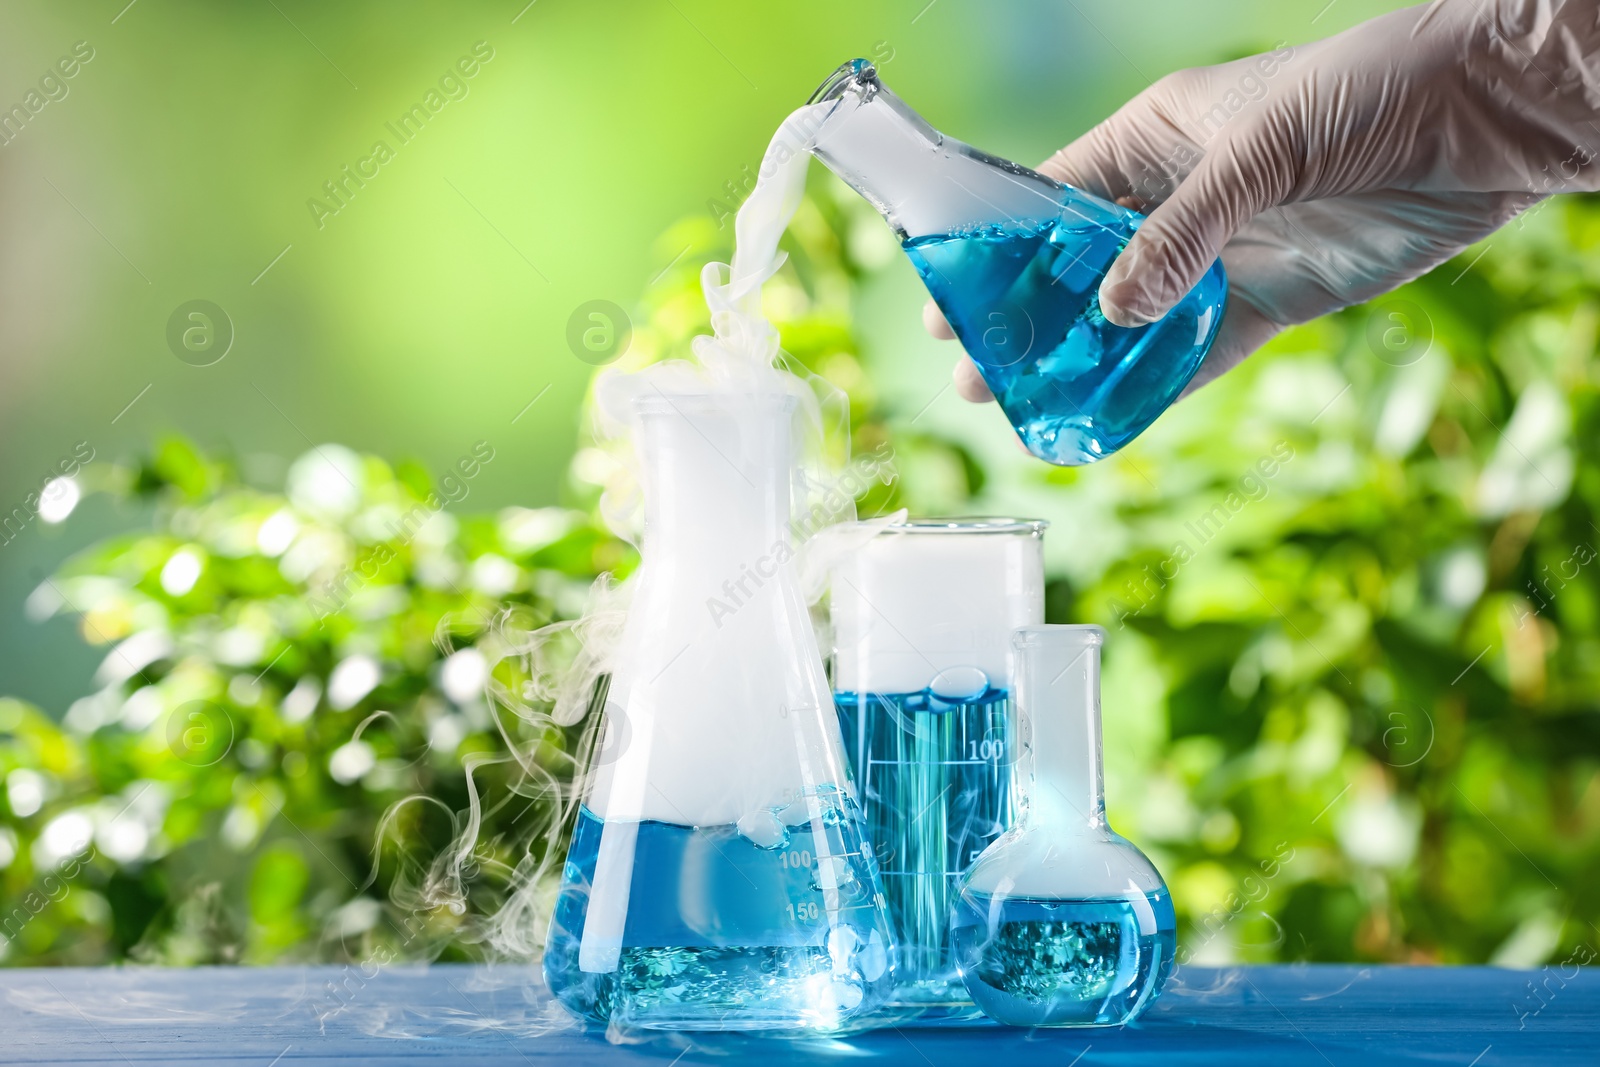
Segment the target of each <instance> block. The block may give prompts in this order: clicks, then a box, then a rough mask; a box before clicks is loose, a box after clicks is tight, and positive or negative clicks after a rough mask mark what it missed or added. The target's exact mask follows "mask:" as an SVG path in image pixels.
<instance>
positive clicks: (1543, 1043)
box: [0, 965, 1600, 1067]
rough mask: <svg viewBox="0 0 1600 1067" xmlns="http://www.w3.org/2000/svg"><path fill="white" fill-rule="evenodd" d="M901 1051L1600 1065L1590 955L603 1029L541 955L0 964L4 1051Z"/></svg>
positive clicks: (1286, 1066)
mask: <svg viewBox="0 0 1600 1067" xmlns="http://www.w3.org/2000/svg"><path fill="white" fill-rule="evenodd" d="M745 1061H756V1062H759V1063H760V1064H761V1065H762V1067H777V1065H780V1064H800V1063H805V1064H810V1065H816V1064H819V1063H825V1062H828V1061H833V1062H837V1063H838V1064H840V1065H841V1067H845V1065H852V1064H866V1063H877V1064H884V1065H888V1064H896V1065H898V1064H906V1065H909V1067H947V1065H950V1067H955V1065H968V1064H972V1065H981V1067H1027V1065H1031V1064H1048V1065H1050V1067H1093V1065H1096V1064H1171V1065H1181V1064H1205V1065H1208V1067H1209V1065H1213V1064H1215V1065H1228V1067H1250V1065H1255V1064H1262V1065H1268V1064H1270V1065H1273V1067H1292V1065H1299V1064H1310V1065H1313V1067H1346V1065H1352V1067H1376V1065H1382V1064H1392V1063H1427V1064H1458V1065H1460V1067H1496V1065H1499V1064H1510V1063H1526V1064H1541V1065H1546V1067H1548V1065H1556V1064H1585V1065H1588V1067H1596V1065H1600V969H1593V968H1591V969H1586V970H1584V971H1582V972H1581V973H1576V974H1574V970H1573V969H1568V970H1565V971H1563V970H1561V969H1559V968H1554V967H1552V968H1549V969H1546V970H1544V971H1503V970H1495V969H1492V968H1486V967H1461V968H1416V967H1348V966H1326V965H1324V966H1293V967H1241V968H1232V969H1226V970H1208V969H1204V968H1195V967H1189V968H1183V969H1181V970H1180V971H1179V972H1178V974H1177V975H1176V976H1175V977H1174V979H1173V982H1172V984H1170V985H1169V986H1168V988H1167V992H1166V993H1165V995H1164V996H1162V998H1161V1000H1160V1001H1159V1002H1158V1003H1157V1004H1156V1005H1155V1007H1154V1008H1153V1009H1152V1010H1151V1011H1150V1012H1149V1013H1148V1014H1147V1015H1146V1016H1145V1018H1144V1019H1143V1020H1141V1021H1140V1022H1139V1024H1137V1025H1136V1026H1130V1027H1127V1028H1125V1029H1121V1030H1054V1031H1045V1030H1033V1031H1029V1030H1007V1029H1003V1028H1001V1027H997V1026H978V1027H970V1028H966V1029H959V1030H956V1029H948V1030H933V1029H911V1028H902V1029H900V1030H882V1031H876V1032H873V1033H869V1034H864V1035H861V1036H857V1037H853V1038H850V1039H848V1040H832V1041H824V1040H792V1039H781V1038H771V1037H766V1038H759V1037H745V1036H740V1035H731V1034H726V1035H716V1034H662V1035H658V1036H653V1037H650V1038H647V1039H644V1040H639V1041H633V1042H629V1043H623V1044H612V1043H609V1042H607V1041H606V1039H605V1037H604V1035H602V1034H599V1033H595V1032H592V1031H585V1030H583V1029H582V1028H580V1027H578V1026H577V1025H576V1024H574V1023H573V1022H572V1021H571V1020H570V1019H568V1018H567V1016H566V1015H565V1014H564V1013H562V1012H561V1010H560V1009H559V1008H558V1007H557V1006H556V1005H554V1004H553V1003H551V1001H550V999H549V996H548V994H547V993H546V991H545V988H544V985H543V983H542V982H541V981H540V979H539V977H538V974H537V972H536V971H535V970H532V969H524V968H512V967H495V968H487V967H467V966H437V967H428V968H409V967H398V966H394V967H389V968H385V969H376V968H368V969H365V970H363V969H361V968H356V967H350V968H340V967H309V968H261V969H249V968H226V969H225V968H200V969H197V970H185V971H179V970H12V971H5V970H0V1064H13V1063H51V1064H114V1065H120V1067H132V1065H135V1064H144V1063H163V1064H211V1063H217V1064H252V1065H255V1067H291V1065H303V1064H346V1065H348V1064H469V1063H470V1064H508V1065H518V1064H530V1065H539V1067H543V1065H547V1064H566V1063H586V1064H610V1063H616V1064H654V1065H656V1067H690V1065H694V1064H731V1063H741V1062H745Z"/></svg>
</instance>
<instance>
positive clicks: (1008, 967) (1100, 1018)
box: [951, 891, 1177, 1026]
mask: <svg viewBox="0 0 1600 1067" xmlns="http://www.w3.org/2000/svg"><path fill="white" fill-rule="evenodd" d="M951 938H952V941H953V944H954V949H955V953H956V958H957V960H958V961H959V963H960V965H961V971H962V974H963V976H964V977H965V979H966V983H967V989H968V991H969V992H970V993H971V994H972V998H973V1000H975V1001H976V1002H977V1004H978V1006H979V1007H980V1008H982V1009H983V1010H984V1013H985V1014H986V1015H988V1016H990V1017H991V1018H993V1019H995V1020H996V1021H998V1022H1002V1023H1006V1024H1008V1025H1011V1026H1106V1025H1116V1024H1119V1023H1124V1022H1128V1021H1129V1020H1131V1019H1134V1018H1136V1017H1137V1016H1138V1014H1139V1013H1140V1012H1141V1011H1143V1010H1144V1008H1145V1007H1146V1006H1147V1005H1148V1004H1149V1003H1150V1002H1151V1001H1152V1000H1153V999H1155V996H1156V994H1157V993H1159V992H1160V991H1161V986H1162V985H1163V984H1164V983H1165V982H1166V980H1167V975H1168V974H1169V973H1170V972H1171V970H1172V960H1173V954H1174V953H1175V951H1176V944H1177V920H1176V917H1175V915H1174V914H1173V910H1172V898H1171V896H1170V895H1168V894H1167V893H1166V892H1165V891H1160V892H1157V893H1152V894H1150V895H1149V896H1144V895H1139V896H1132V897H1128V898H1126V899H1121V900H1033V899H1029V898H1026V897H999V896H988V895H985V894H979V893H971V892H969V893H964V894H962V896H961V898H960V900H959V901H958V902H957V905H956V911H955V914H954V917H953V919H952V926H951Z"/></svg>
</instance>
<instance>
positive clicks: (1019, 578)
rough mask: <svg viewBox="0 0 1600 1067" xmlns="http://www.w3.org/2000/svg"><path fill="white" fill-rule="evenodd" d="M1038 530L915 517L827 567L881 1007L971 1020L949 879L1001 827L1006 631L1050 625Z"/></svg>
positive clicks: (1005, 796) (838, 692)
mask: <svg viewBox="0 0 1600 1067" xmlns="http://www.w3.org/2000/svg"><path fill="white" fill-rule="evenodd" d="M1045 526H1046V524H1045V523H1043V522H1039V521H1036V520H1032V519H998V518H961V519H917V520H912V521H909V522H905V523H900V524H897V525H891V526H888V527H885V528H884V529H883V531H882V532H880V533H879V534H877V536H875V537H873V538H872V539H871V540H869V541H867V542H866V543H865V544H864V545H862V546H861V547H860V548H858V549H856V550H855V551H853V552H852V553H850V554H849V555H848V556H846V557H845V558H844V559H842V560H841V561H840V562H839V563H837V564H836V565H835V566H834V569H833V572H832V575H831V590H830V614H831V618H832V624H833V634H834V657H833V689H834V702H835V703H836V704H837V706H838V709H839V720H840V725H841V726H842V727H843V730H844V739H845V748H846V750H847V751H848V752H849V754H850V757H851V762H852V764H853V766H854V770H855V778H856V782H857V784H858V786H859V787H860V789H861V795H862V809H863V811H864V813H865V816H866V821H867V837H868V840H869V841H870V842H871V844H872V846H873V848H874V849H876V850H877V853H878V863H879V867H880V871H881V874H882V876H883V888H884V894H885V895H886V896H887V897H888V901H889V919H890V922H891V923H892V924H893V930H894V934H895V943H896V946H897V948H898V955H897V959H898V966H897V969H896V976H897V977H896V981H895V986H894V991H893V993H892V995H891V996H890V998H889V1001H888V1002H887V1004H886V1005H885V1011H886V1012H888V1013H891V1014H893V1015H897V1016H900V1017H902V1018H910V1017H915V1018H916V1019H918V1020H919V1021H921V1022H924V1023H927V1022H937V1021H941V1020H960V1019H967V1018H978V1017H980V1014H981V1013H979V1012H978V1010H977V1009H976V1007H974V1005H973V1003H972V999H971V998H970V997H969V996H968V995H967V992H966V988H965V987H964V986H963V985H962V982H961V975H960V973H959V972H958V971H957V970H956V966H955V961H954V960H953V959H952V957H951V954H950V945H949V937H950V906H951V903H952V901H953V900H954V893H955V888H956V881H957V879H958V878H959V877H960V876H961V874H962V872H963V871H965V870H966V868H967V865H968V864H969V863H970V862H971V861H972V860H974V859H976V858H977V856H978V854H979V853H980V852H982V851H983V850H984V848H986V847H987V846H988V845H989V843H990V842H991V841H993V840H994V839H995V838H996V837H997V836H998V835H999V834H1000V833H1001V832H1002V831H1003V830H1005V828H1006V827H1008V826H1009V825H1011V756H1012V753H1013V752H1014V751H1015V745H1014V743H1013V738H1012V729H1011V725H1010V723H1011V715H1010V710H1009V703H1008V693H1009V690H1010V685H1011V659H1012V649H1011V633H1012V631H1013V630H1014V629H1016V628H1017V627H1018V626H1024V625H1027V624H1029V623H1037V622H1041V621H1042V620H1043V618H1044V564H1043V558H1042V552H1041V548H1042V545H1041V538H1042V537H1043V535H1044V529H1045Z"/></svg>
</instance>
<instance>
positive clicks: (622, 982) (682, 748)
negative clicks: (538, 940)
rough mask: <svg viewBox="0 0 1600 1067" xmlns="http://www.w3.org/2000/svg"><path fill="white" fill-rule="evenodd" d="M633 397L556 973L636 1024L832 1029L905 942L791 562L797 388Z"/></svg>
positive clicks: (872, 988) (876, 991)
mask: <svg viewBox="0 0 1600 1067" xmlns="http://www.w3.org/2000/svg"><path fill="white" fill-rule="evenodd" d="M634 405H635V406H634V418H633V436H634V443H635V451H636V454H637V455H638V456H639V457H640V459H641V462H642V467H643V469H642V472H641V482H642V487H643V492H644V503H645V527H644V537H643V542H642V548H641V562H640V566H639V570H638V573H637V574H636V576H635V578H634V581H635V583H636V585H635V588H634V593H633V600H632V604H631V606H630V608H629V610H628V615H627V619H626V622H625V624H624V627H623V633H622V637H621V641H620V645H619V647H618V650H617V652H616V654H615V663H614V667H613V671H612V676H611V682H610V689H609V692H608V695H607V700H606V708H605V715H606V729H607V731H608V736H609V741H608V744H607V748H606V751H607V753H608V756H607V758H606V759H603V760H601V761H600V763H601V765H599V766H597V767H596V768H595V769H594V771H593V773H592V775H591V776H590V780H589V784H588V790H587V792H586V794H585V796H584V801H583V806H582V809H581V810H580V812H579V815H578V823H577V826H576V828H575V831H574V835H573V839H572V844H571V847H570V850H569V852H568V855H567V862H566V865H565V868H564V872H563V877H562V884H561V889H560V894H559V897H558V900H557V903H556V908H555V913H554V916H553V919H552V922H551V929H550V937H549V940H548V943H547V947H546V951H545V961H544V967H545V974H546V977H547V980H548V981H549V984H550V987H551V990H552V991H553V992H554V993H555V995H556V997H557V998H558V999H559V1000H560V1001H561V1003H563V1004H564V1005H566V1006H567V1007H568V1008H569V1009H571V1010H572V1011H574V1012H576V1013H578V1014H579V1015H581V1016H584V1017H586V1018H589V1019H592V1020H595V1021H597V1022H601V1023H606V1024H614V1025H616V1026H618V1027H619V1028H621V1029H629V1028H646V1029H652V1028H653V1029H681V1030H701V1029H704V1030H760V1029H792V1028H814V1029H820V1030H836V1029H840V1028H843V1027H845V1026H847V1024H848V1023H849V1022H850V1020H852V1019H853V1018H855V1017H857V1016H859V1015H861V1014H863V1013H865V1012H867V1011H870V1010H871V1009H873V1008H874V1007H876V1006H877V1004H878V1003H880V1002H881V1001H882V999H883V997H884V995H885V994H886V991H887V990H888V988H889V986H890V984H891V982H892V978H893V971H892V968H893V946H892V943H891V941H890V935H889V927H888V922H887V918H886V914H885V904H884V899H883V895H882V890H881V886H880V883H879V880H878V874H877V867H876V862H875V859H874V857H873V855H872V853H871V851H870V849H868V848H867V847H866V843H865V840H864V837H863V832H862V822H861V815H860V810H859V808H858V805H857V799H856V796H855V792H854V788H855V787H854V784H853V783H852V782H851V780H850V778H849V775H848V771H847V765H846V762H845V759H844V754H843V751H842V746H841V740H840V735H839V726H838V720H837V718H836V715H835V712H834V709H833V703H832V700H831V699H830V694H829V690H828V685H827V680H826V677H825V674H824V671H823V665H822V660H821V656H820V653H819V651H818V646H817V642H816V637H815V634H814V631H813V629H812V624H811V621H810V617H809V615H808V609H807V605H806V602H805V599H804V597H803V595H802V593H801V591H800V586H799V582H798V579H797V577H796V574H795V573H794V572H795V565H794V562H793V556H794V546H793V545H792V543H791V541H790V534H789V516H790V506H791V505H790V502H791V473H792V471H793V469H794V468H793V464H792V462H791V455H792V446H793V435H794V429H793V424H794V399H793V397H790V396H786V395H781V394H776V393H755V394H750V395H740V396H728V395H719V396H696V395H688V394H680V395H669V394H665V393H661V392H657V393H655V394H645V395H643V396H642V397H640V398H639V399H637V400H636V401H635V402H634Z"/></svg>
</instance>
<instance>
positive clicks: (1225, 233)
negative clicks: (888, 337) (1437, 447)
mask: <svg viewBox="0 0 1600 1067" xmlns="http://www.w3.org/2000/svg"><path fill="white" fill-rule="evenodd" d="M1597 120H1600V0H1436V2H1435V3H1432V4H1429V5H1425V6H1418V7H1411V8H1405V9H1403V10H1401V11H1395V12H1392V13H1390V14H1388V15H1384V16H1381V17H1379V18H1375V19H1373V20H1371V21H1370V22H1366V23H1363V24H1361V25H1359V26H1356V27H1355V28H1353V29H1350V30H1347V31H1346V32H1344V33H1341V34H1338V35H1337V36H1334V37H1330V38H1328V39H1326V40H1323V41H1316V42H1313V43H1311V44H1306V45H1292V46H1289V45H1286V46H1283V47H1281V48H1279V49H1277V50H1276V51H1274V52H1269V53H1263V54H1262V55H1259V56H1252V57H1250V58H1248V59H1241V60H1237V61H1235V62H1232V63H1223V64H1221V65H1219V66H1215V67H1203V68H1197V69H1194V70H1182V71H1178V72H1177V73H1174V74H1171V75H1168V76H1167V77H1165V78H1162V79H1161V80H1160V81H1158V82H1157V83H1156V84H1154V85H1152V86H1151V87H1150V88H1148V89H1146V90H1145V91H1144V92H1142V93H1140V94H1139V95H1138V96H1137V97H1135V98H1134V99H1133V100H1131V101H1129V102H1128V103H1127V104H1126V105H1124V106H1123V107H1122V108H1121V109H1120V110H1119V111H1117V113H1116V114H1114V115H1112V116H1111V117H1110V118H1109V119H1107V120H1106V121H1105V122H1103V123H1101V124H1100V125H1099V126H1097V127H1095V128H1094V129H1092V130H1090V131H1089V132H1088V133H1087V134H1085V135H1084V136H1083V137H1080V138H1079V139H1078V140H1077V141H1074V142H1073V143H1072V144H1070V145H1068V146H1067V147H1066V148H1063V149H1062V150H1061V151H1060V152H1057V153H1056V154H1055V155H1054V156H1052V157H1051V158H1050V159H1049V160H1048V161H1046V162H1045V163H1044V164H1043V165H1042V166H1041V167H1040V168H1039V170H1040V171H1041V172H1043V173H1045V174H1048V175H1049V176H1050V177H1052V178H1055V179H1057V180H1058V181H1062V182H1066V183H1067V184H1069V185H1073V186H1077V187H1078V188H1080V189H1083V190H1085V191H1088V192H1092V193H1095V194H1097V195H1099V196H1102V197H1105V198H1107V199H1112V200H1117V201H1118V202H1120V203H1123V204H1126V205H1129V206H1132V207H1136V208H1139V209H1140V210H1144V211H1148V212H1149V213H1150V217H1149V219H1148V220H1147V221H1146V222H1145V223H1144V225H1143V226H1142V227H1141V228H1140V229H1139V231H1138V233H1137V234H1135V235H1134V238H1133V240H1132V241H1130V242H1129V243H1128V247H1127V249H1126V250H1125V251H1124V252H1123V254H1122V255H1121V256H1120V257H1119V258H1118V259H1117V261H1116V263H1115V264H1114V265H1113V266H1112V268H1111V271H1110V273H1109V274H1108V275H1107V276H1106V279H1105V281H1104V282H1103V283H1102V285H1101V286H1100V306H1101V308H1102V309H1103V310H1104V312H1105V316H1106V318H1108V319H1110V320H1111V321H1112V322H1114V323H1117V324H1118V325H1121V326H1137V325H1141V324H1143V323H1146V322H1151V321H1154V320H1155V319H1157V318H1160V317H1161V316H1162V315H1164V314H1165V313H1166V312H1167V311H1168V309H1170V308H1171V307H1172V305H1173V304H1175V303H1176V302H1177V301H1178V300H1179V299H1180V298H1181V297H1182V296H1183V294H1185V293H1187V292H1188V291H1189V290H1190V289H1191V288H1192V287H1193V286H1194V285H1195V283H1196V282H1198V281H1199V280H1200V276H1201V275H1202V274H1203V273H1204V272H1205V270H1206V268H1207V267H1208V266H1209V265H1210V264H1211V262H1212V260H1214V259H1216V258H1217V256H1218V255H1219V254H1220V255H1221V257H1222V262H1223V266H1224V267H1226V268H1227V271H1228V283H1229V298H1228V300H1229V302H1228V311H1227V315H1226V317H1225V318H1224V319H1223V322H1222V327H1221V329H1220V331H1219V333H1218V335H1217V340H1216V343H1215V344H1214V345H1213V346H1212V349H1211V352H1210V353H1209V355H1208V356H1207V358H1206V361H1205V363H1204V364H1203V365H1202V366H1201V368H1200V371H1199V373H1198V374H1196V375H1195V378H1194V381H1193V382H1192V383H1191V384H1190V386H1189V391H1192V390H1193V389H1195V388H1197V387H1198V386H1200V385H1203V384H1204V383H1206V382H1208V381H1210V380H1212V379H1213V378H1215V377H1217V376H1218V375H1219V374H1221V373H1223V372H1224V371H1226V370H1228V369H1230V368H1232V367H1233V366H1235V365H1236V364H1238V363H1239V362H1240V361H1241V360H1242V359H1244V358H1245V356H1247V355H1249V354H1250V353H1251V352H1253V351H1255V350H1256V349H1257V348H1259V347H1260V346H1261V345H1262V344H1264V343H1265V342H1266V341H1267V340H1268V339H1269V338H1271V337H1272V336H1273V335H1274V334H1276V333H1277V332H1278V331H1280V330H1282V329H1283V328H1284V327H1286V326H1290V325H1293V324H1295V323H1301V322H1307V321H1309V320H1311V319H1314V318H1317V317H1318V316H1320V315H1325V314H1327V313H1328V312H1330V311H1336V310H1338V309H1339V308H1342V307H1346V306H1348V305H1350V304H1358V303H1361V302H1362V301H1365V300H1370V299H1372V298H1373V297H1375V296H1378V295H1379V294H1381V293H1386V292H1388V291H1389V290H1391V289H1394V288H1396V287H1397V286H1399V285H1402V284H1404V283H1405V282H1408V281H1410V280H1411V279H1413V278H1416V277H1418V276H1419V275H1422V274H1425V273H1427V272H1428V271H1429V270H1431V269H1432V268H1433V267H1435V266H1437V265H1439V264H1440V263H1443V262H1444V261H1445V260H1447V259H1449V258H1450V257H1452V256H1454V255H1455V254H1456V253H1458V252H1460V251H1461V249H1463V248H1464V247H1466V246H1467V245H1470V244H1472V243H1474V242H1476V241H1478V240H1481V239H1482V238H1483V237H1485V236H1486V235H1488V234H1490V233H1492V232H1493V231H1494V230H1496V229H1498V228H1499V227H1500V226H1502V225H1504V224H1505V223H1506V222H1507V221H1509V220H1510V219H1511V218H1512V217H1513V216H1515V215H1516V214H1517V213H1518V212H1520V211H1522V210H1524V209H1526V208H1527V207H1529V206H1530V205H1532V204H1534V203H1537V202H1538V201H1539V200H1541V199H1543V198H1544V197H1546V196H1549V195H1550V194H1552V193H1557V192H1567V191H1577V190H1594V189H1596V188H1600V167H1596V166H1594V165H1593V164H1594V162H1595V160H1596V158H1597V156H1600V125H1597ZM924 321H925V322H926V323H927V325H928V328H929V330H930V331H931V332H933V333H934V334H935V335H936V336H941V337H950V336H953V334H952V333H951V332H950V329H949V326H948V325H947V324H946V323H945V322H944V320H943V318H942V317H941V316H940V315H939V313H938V309H937V308H935V307H933V306H932V304H931V303H930V304H929V306H928V309H927V310H926V311H925V313H924ZM956 386H957V391H958V392H960V393H961V395H962V396H964V397H966V398H967V399H969V400H987V399H991V398H990V396H989V391H988V389H987V388H986V387H985V386H984V384H983V380H982V378H980V377H979V376H978V372H977V368H976V367H975V366H974V365H973V364H972V362H971V361H970V360H967V359H962V360H961V361H960V362H959V363H958V364H957V367H956Z"/></svg>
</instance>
